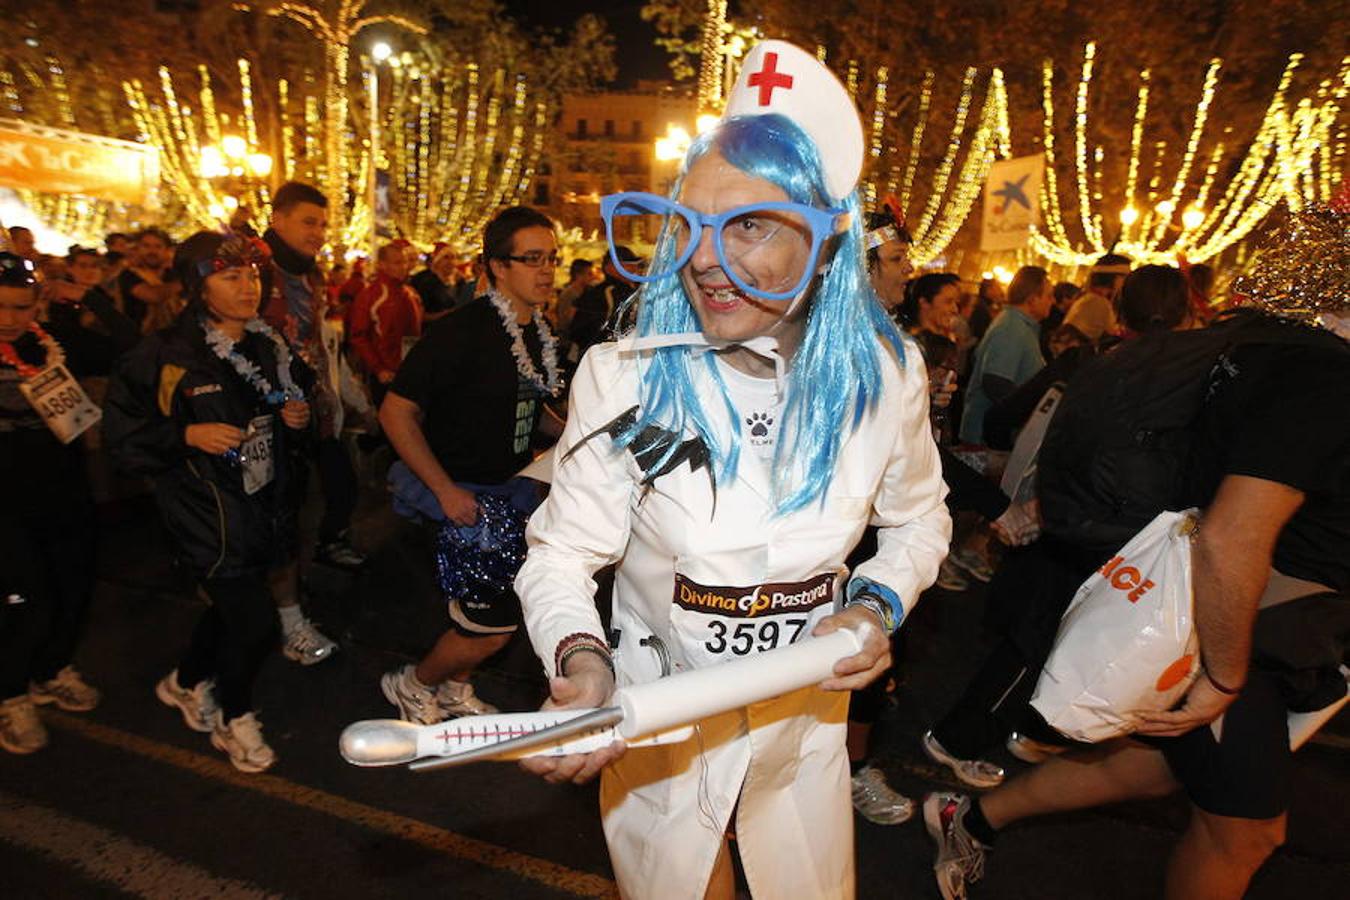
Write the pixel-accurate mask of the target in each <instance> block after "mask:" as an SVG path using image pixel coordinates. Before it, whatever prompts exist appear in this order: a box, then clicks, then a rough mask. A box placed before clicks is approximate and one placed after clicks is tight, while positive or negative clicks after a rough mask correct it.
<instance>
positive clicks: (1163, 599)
mask: <svg viewBox="0 0 1350 900" xmlns="http://www.w3.org/2000/svg"><path fill="white" fill-rule="evenodd" d="M1197 521H1198V513H1197V511H1196V510H1193V509H1192V510H1187V511H1185V512H1180V513H1176V512H1164V513H1160V514H1159V515H1158V517H1157V518H1155V519H1154V520H1153V521H1152V522H1150V523H1149V524H1148V525H1147V526H1145V527H1144V529H1143V530H1142V531H1140V532H1139V533H1138V534H1136V535H1135V536H1134V537H1133V538H1131V539H1130V542H1129V543H1128V544H1126V545H1125V546H1124V547H1123V548H1121V550H1120V552H1119V553H1117V554H1116V555H1115V556H1114V557H1112V558H1111V559H1110V560H1109V561H1108V562H1107V563H1106V564H1105V565H1104V566H1102V568H1101V569H1100V570H1098V571H1097V572H1094V573H1093V574H1092V576H1091V577H1090V578H1088V580H1087V581H1085V582H1083V586H1082V587H1080V588H1079V589H1078V593H1077V594H1075V595H1074V598H1073V602H1072V603H1070V604H1069V608H1068V609H1067V610H1065V612H1064V618H1063V620H1062V621H1061V622H1060V625H1059V634H1057V635H1056V636H1055V644H1054V648H1053V649H1052V650H1051V651H1050V658H1049V659H1048V660H1046V663H1045V669H1044V670H1043V671H1042V672H1041V677H1040V680H1039V681H1038V682H1037V683H1036V691H1035V693H1033V694H1032V696H1031V705H1032V706H1033V707H1035V708H1036V710H1037V711H1038V712H1039V713H1040V714H1041V715H1042V716H1044V717H1045V720H1046V721H1047V722H1048V723H1049V724H1050V725H1051V727H1053V728H1055V729H1056V730H1058V731H1060V732H1061V733H1063V734H1065V735H1067V736H1068V737H1071V738H1073V739H1075V740H1079V741H1087V742H1089V743H1094V742H1097V741H1104V740H1106V739H1107V738H1112V737H1116V736H1118V735H1121V734H1126V733H1128V732H1130V731H1133V730H1134V728H1135V725H1136V721H1135V717H1134V715H1133V713H1135V712H1137V711H1141V710H1164V709H1170V708H1171V707H1172V706H1173V705H1174V704H1175V703H1176V701H1177V700H1179V699H1180V698H1181V696H1182V695H1183V694H1184V693H1185V692H1186V690H1187V688H1189V687H1190V685H1191V682H1192V681H1194V680H1195V677H1196V675H1197V674H1199V671H1200V662H1199V658H1200V654H1199V652H1198V649H1197V648H1198V641H1197V638H1196V633H1195V622H1194V618H1193V609H1194V605H1195V604H1194V594H1193V592H1192V588H1191V544H1190V539H1191V535H1192V534H1193V533H1194V531H1195V527H1196V523H1197Z"/></svg>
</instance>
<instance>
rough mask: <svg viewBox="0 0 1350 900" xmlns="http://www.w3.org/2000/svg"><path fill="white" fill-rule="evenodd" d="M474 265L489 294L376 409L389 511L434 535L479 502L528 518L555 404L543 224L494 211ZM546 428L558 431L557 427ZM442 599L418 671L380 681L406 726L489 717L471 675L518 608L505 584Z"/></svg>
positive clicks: (427, 345) (433, 335)
mask: <svg viewBox="0 0 1350 900" xmlns="http://www.w3.org/2000/svg"><path fill="white" fill-rule="evenodd" d="M483 263H484V266H485V268H486V273H487V277H488V283H489V285H490V290H489V291H488V293H487V294H486V295H484V296H482V297H478V298H477V299H475V300H473V301H472V302H470V303H468V304H466V305H465V306H463V307H461V308H459V309H457V310H455V311H454V312H452V313H451V314H450V315H448V316H446V317H445V318H443V319H439V320H437V321H436V322H434V323H433V324H432V325H431V326H430V327H429V328H428V330H427V332H426V334H425V336H424V337H423V338H422V340H421V341H419V342H418V343H417V345H416V346H415V347H413V348H412V350H411V352H410V353H409V354H408V356H407V358H406V359H404V361H403V365H402V367H401V368H400V369H399V370H398V375H397V377H395V378H394V381H393V383H392V384H391V385H390V387H389V393H388V395H387V396H386V397H385V400H384V403H383V405H382V406H381V407H380V424H381V425H382V426H383V427H384V430H385V434H386V435H387V436H388V437H389V442H390V443H391V444H392V445H393V446H394V449H395V450H396V451H397V452H398V455H399V459H400V462H399V463H396V464H395V465H394V467H393V469H392V470H391V471H390V475H389V479H390V486H391V489H392V491H393V493H394V496H395V508H396V509H400V510H401V509H405V508H413V509H416V511H417V514H418V517H419V518H421V519H422V520H423V521H424V522H425V523H426V524H427V525H428V526H429V527H430V528H431V529H432V530H433V533H434V534H435V535H436V536H437V537H438V538H440V537H443V536H444V535H443V530H444V529H446V528H448V527H449V528H453V527H455V526H459V527H466V526H472V525H474V524H476V523H477V522H478V520H479V517H480V515H481V509H480V505H479V499H480V497H482V496H484V495H496V496H502V497H506V498H508V499H509V500H510V502H511V504H512V505H513V506H514V507H515V508H516V509H517V510H519V511H520V512H522V513H528V512H531V511H533V508H534V506H536V505H537V504H538V491H537V490H536V485H535V483H533V482H528V481H526V480H525V479H518V478H515V477H514V475H515V473H516V472H518V471H520V469H522V468H523V467H524V466H525V465H526V464H527V463H529V462H530V459H531V452H530V450H531V444H532V439H533V437H534V435H535V432H536V430H537V429H538V428H539V427H540V421H541V417H543V416H544V415H545V413H544V402H545V401H546V400H548V399H549V398H558V397H561V396H562V378H561V375H560V372H559V361H558V348H557V341H556V339H555V338H554V336H553V333H552V331H551V329H550V328H549V326H548V323H547V322H546V321H545V320H544V317H543V314H542V309H543V307H544V306H545V305H546V304H547V303H548V302H549V301H550V300H552V299H553V295H554V286H553V285H554V274H555V271H556V270H557V266H558V241H557V237H556V235H555V233H554V225H553V222H552V220H550V219H549V218H548V217H547V216H545V215H544V214H543V213H540V212H538V211H536V210H533V209H530V208H528V207H524V206H517V207H512V208H510V209H507V210H505V211H503V212H501V213H499V214H498V215H497V216H496V218H494V219H493V220H492V221H491V222H489V223H488V226H487V229H486V230H485V232H484V235H483ZM552 422H553V427H552V428H551V430H552V432H553V433H554V434H555V435H556V434H557V433H558V432H560V431H561V422H559V421H558V420H557V419H556V417H554V418H553V419H552ZM546 430H549V429H546ZM437 546H438V547H440V546H443V543H442V542H439V541H438V543H437ZM438 552H439V551H438ZM443 562H444V560H441V559H438V565H441V564H442V563H443ZM446 600H447V601H448V603H449V615H450V622H449V624H450V629H449V630H447V631H446V632H445V633H444V634H443V635H442V636H441V638H440V639H439V640H438V641H437V642H436V644H435V646H434V647H433V648H432V649H431V651H430V652H429V653H428V654H427V655H426V656H425V657H424V658H423V659H422V661H421V662H419V663H418V664H417V665H416V666H412V665H408V666H404V667H403V668H402V669H399V670H397V671H394V672H390V673H388V674H386V675H385V676H384V678H383V679H382V680H381V688H382V689H383V691H384V695H385V697H386V698H387V699H388V700H389V702H390V703H393V704H394V705H395V706H397V707H398V709H399V713H400V714H401V716H402V717H403V718H404V719H406V720H408V721H411V722H417V723H419V724H433V723H435V722H440V721H444V720H445V719H448V718H452V717H454V716H463V715H481V714H484V713H492V712H496V709H495V708H493V707H492V706H490V705H488V704H486V703H484V702H483V701H481V700H479V699H478V698H477V697H476V696H475V695H474V692H473V687H472V685H471V684H470V683H469V675H470V673H471V672H472V671H473V669H474V668H475V667H476V666H478V665H479V663H481V662H482V661H483V660H484V659H487V657H489V656H490V655H492V654H493V653H495V652H497V651H498V650H500V649H501V648H502V647H504V646H505V645H506V643H507V642H508V641H509V640H510V639H511V635H512V634H513V633H514V632H515V630H516V628H517V627H519V624H520V601H519V600H518V599H517V598H516V596H515V593H514V591H512V590H511V589H510V588H509V587H507V588H506V589H505V590H502V591H499V592H479V595H478V596H464V597H447V598H446Z"/></svg>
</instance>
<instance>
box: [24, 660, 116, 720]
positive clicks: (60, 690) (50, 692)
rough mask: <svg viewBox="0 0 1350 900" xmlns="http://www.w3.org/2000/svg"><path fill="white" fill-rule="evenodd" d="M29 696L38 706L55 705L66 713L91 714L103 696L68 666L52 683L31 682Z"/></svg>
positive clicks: (73, 668)
mask: <svg viewBox="0 0 1350 900" xmlns="http://www.w3.org/2000/svg"><path fill="white" fill-rule="evenodd" d="M28 696H29V697H31V698H32V699H33V702H34V703H36V704H37V705H38V706H44V705H46V704H48V703H55V704H56V705H57V707H58V708H60V709H64V710H65V711H66V712H89V710H91V709H93V708H94V707H95V706H98V701H99V700H100V699H101V698H102V696H103V695H102V694H100V693H99V692H98V688H96V687H93V686H91V685H90V684H88V683H87V682H86V681H85V680H84V679H83V678H81V677H80V673H79V672H77V671H75V667H74V666H66V667H65V668H64V669H62V670H61V671H60V672H57V673H56V677H55V678H53V679H52V680H51V681H44V682H43V683H42V684H36V683H34V682H29V683H28Z"/></svg>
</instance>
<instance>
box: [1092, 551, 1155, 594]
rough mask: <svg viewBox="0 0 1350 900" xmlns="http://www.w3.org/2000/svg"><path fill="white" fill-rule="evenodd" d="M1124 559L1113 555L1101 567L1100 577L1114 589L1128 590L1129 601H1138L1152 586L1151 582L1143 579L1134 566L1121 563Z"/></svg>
mask: <svg viewBox="0 0 1350 900" xmlns="http://www.w3.org/2000/svg"><path fill="white" fill-rule="evenodd" d="M1124 561H1125V557H1123V556H1117V557H1113V558H1112V559H1111V560H1110V561H1109V562H1107V564H1106V565H1104V566H1102V567H1101V573H1102V577H1104V578H1105V579H1106V580H1107V582H1108V583H1109V584H1110V585H1111V587H1113V588H1115V589H1116V590H1118V591H1128V592H1129V593H1128V594H1126V597H1127V598H1128V599H1129V601H1130V602H1131V603H1138V602H1139V598H1140V597H1142V596H1144V595H1145V594H1147V593H1148V592H1149V589H1150V588H1152V587H1153V582H1152V581H1149V580H1147V579H1145V578H1144V576H1143V575H1141V574H1140V573H1139V570H1138V569H1136V568H1135V567H1134V566H1123V565H1121V563H1123V562H1124Z"/></svg>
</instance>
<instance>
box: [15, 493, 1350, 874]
mask: <svg viewBox="0 0 1350 900" xmlns="http://www.w3.org/2000/svg"><path fill="white" fill-rule="evenodd" d="M357 533H358V539H359V541H360V542H361V543H363V544H364V545H366V546H368V547H371V548H373V549H374V551H375V552H374V554H373V558H372V560H371V563H370V565H369V566H368V568H367V570H366V571H365V572H364V573H363V574H362V575H360V576H359V577H356V578H351V577H348V576H343V575H339V574H337V573H333V572H331V571H329V570H324V569H313V570H311V574H310V577H309V579H308V586H309V588H310V590H311V591H312V596H311V597H310V598H309V599H308V600H307V602H306V606H307V608H308V611H309V613H310V615H311V617H312V618H313V619H315V620H316V621H317V622H318V623H320V625H321V627H322V628H323V629H324V630H325V631H326V632H328V633H329V634H330V635H332V636H333V637H335V638H337V639H338V640H339V641H340V643H341V644H342V650H341V651H340V652H339V653H338V654H336V655H335V656H334V657H333V658H332V659H331V660H328V661H326V662H324V663H322V664H319V665H317V666H313V667H310V668H302V667H300V666H297V665H295V664H293V663H290V662H287V661H286V660H285V659H284V658H283V657H282V656H281V655H280V654H279V653H278V654H276V655H274V656H273V657H272V658H271V659H269V660H268V662H267V665H266V667H265V669H264V671H263V673H262V676H261V678H260V680H259V686H258V691H257V702H258V706H259V708H260V710H261V713H260V718H261V719H262V721H263V723H264V729H265V733H266V735H267V738H268V740H269V742H270V743H271V744H272V746H273V747H274V748H275V749H276V751H277V753H278V756H279V762H278V764H277V766H276V767H275V768H274V769H273V770H272V771H271V772H269V773H267V774H265V775H244V774H241V773H238V772H236V771H235V770H234V769H233V768H232V767H231V766H230V765H229V764H228V762H227V761H226V760H225V759H224V757H223V755H222V754H219V753H217V752H216V751H215V750H213V749H212V748H211V746H210V744H209V741H208V739H207V736H206V735H201V734H197V733H194V732H190V731H188V730H187V729H185V728H184V727H183V725H182V722H181V719H180V718H179V717H178V715H177V713H176V712H174V711H171V710H169V709H167V708H165V707H164V706H162V705H160V704H159V703H158V702H157V701H156V700H155V699H154V697H153V693H152V691H153V686H154V683H155V681H156V680H157V679H158V678H160V677H161V676H162V675H163V674H164V673H165V672H166V671H168V670H169V669H170V668H172V667H173V665H174V663H175V659H176V657H177V655H178V653H179V652H180V650H181V648H182V646H183V643H184V641H185V640H186V636H187V633H188V630H189V629H190V627H191V624H192V622H193V621H194V619H195V616H196V615H197V613H198V611H199V606H198V604H199V602H200V601H199V600H198V599H197V597H196V596H195V592H194V591H193V590H192V587H191V585H190V583H188V582H187V581H186V580H185V579H183V578H182V577H181V576H180V575H179V574H177V573H176V572H175V571H174V569H173V567H172V566H171V564H170V556H169V553H168V551H167V549H166V541H165V538H164V535H163V534H162V532H161V529H160V528H159V526H158V523H157V521H156V520H155V518H154V515H153V513H152V511H151V510H149V509H148V508H147V507H145V506H135V505H133V506H131V507H129V508H124V509H123V510H122V512H121V514H120V515H119V516H118V517H116V518H115V519H114V520H112V521H110V522H108V523H107V525H106V527H105V528H104V529H103V534H104V539H103V545H102V555H101V562H100V574H101V579H100V583H99V589H98V595H97V598H96V603H95V608H94V612H93V618H92V621H91V623H90V627H89V632H88V635H87V637H86V639H85V642H84V644H83V646H82V649H81V651H80V654H79V657H78V660H77V662H78V665H79V667H80V668H81V670H82V671H84V672H85V673H86V674H87V676H88V677H89V679H90V680H91V681H93V682H94V683H96V684H98V685H99V686H100V687H101V688H102V689H103V691H104V695H105V700H104V702H103V704H102V705H101V706H100V707H99V708H98V709H97V710H95V711H94V712H92V713H89V714H86V715H79V716H77V715H71V714H63V713H53V712H50V711H48V710H44V711H43V713H42V714H43V717H44V719H45V721H46V722H47V724H48V726H49V728H50V729H51V732H52V741H51V745H50V746H49V747H48V748H47V749H46V750H44V751H43V752H41V753H38V754H35V755H32V756H29V757H14V756H10V755H0V897H5V898H46V897H51V898H63V900H64V898H101V897H125V896H136V897H156V898H158V897H182V898H197V897H254V896H257V897H264V896H267V897H278V896H284V897H314V898H328V900H341V898H377V897H391V898H392V897H399V898H412V897H425V896H436V897H455V898H477V897H484V898H487V897H492V898H497V897H509V898H512V900H533V898H553V897H572V896H609V895H612V894H613V893H614V886H613V882H612V875H611V873H610V870H609V865H608V860H607V857H606V854H605V849H604V841H603V839H602V836H601V832H600V824H599V817H598V815H597V813H596V790H595V787H594V786H593V785H591V786H585V787H574V786H566V787H554V786H549V785H546V784H544V783H542V782H540V781H537V780H535V779H533V778H531V777H528V776H526V775H525V774H524V773H522V772H521V771H519V770H518V769H517V768H516V767H515V766H513V765H510V764H495V763H488V764H481V765H475V766H471V767H467V768H464V769H455V770H450V771H443V772H433V773H421V774H418V773H412V772H408V771H406V770H402V769H379V770H371V769H357V768H354V767H352V766H349V765H347V764H346V763H345V762H343V761H342V760H341V759H340V757H339V756H338V753H337V737H338V734H339V733H340V731H341V730H342V728H343V727H344V726H345V725H346V724H347V723H349V722H351V721H353V720H356V719H362V718H377V717H388V716H390V715H391V714H392V707H390V706H389V705H388V704H387V703H386V702H385V700H384V699H383V697H382V696H381V694H380V691H379V687H378V679H379V675H380V674H381V673H382V672H383V671H386V670H388V669H391V668H393V667H395V666H397V665H399V664H401V663H402V662H405V661H408V660H412V659H415V658H416V657H417V656H418V655H420V653H421V651H422V650H423V649H425V647H426V645H427V644H428V643H429V641H430V640H431V639H432V638H433V637H434V636H435V635H436V634H438V633H439V632H440V630H441V628H442V627H443V625H444V618H443V610H442V609H441V608H440V606H439V604H438V603H437V601H436V600H435V599H434V593H433V591H432V582H431V575H430V568H429V567H430V562H429V557H427V556H426V555H425V551H424V550H423V549H422V546H421V543H420V541H419V539H418V536H417V532H416V531H415V530H413V529H411V528H409V527H406V526H404V525H402V524H401V523H399V522H398V521H397V520H395V519H394V518H393V517H392V515H391V514H390V513H388V512H387V510H386V509H385V504H384V500H383V496H382V492H381V490H380V489H379V488H378V486H371V485H368V486H367V489H366V496H365V497H364V499H363V509H362V513H361V516H360V517H359V520H358V525H357ZM980 606H981V594H980V592H979V590H971V591H967V592H965V593H961V594H948V593H944V592H939V591H934V592H933V593H932V594H931V595H930V596H929V597H927V598H925V601H924V603H923V604H922V605H921V606H920V609H919V611H918V612H916V614H915V615H914V616H913V617H912V619H911V621H910V622H909V623H908V624H907V625H906V627H907V628H909V629H911V630H912V634H911V635H910V639H909V645H908V646H909V652H910V654H911V658H910V661H909V664H908V665H907V667H906V680H905V682H904V684H902V685H901V687H900V689H899V691H898V693H897V695H896V702H895V704H894V706H893V708H891V709H890V710H888V711H887V713H886V716H885V717H884V719H883V721H882V724H881V726H880V727H879V728H878V731H877V733H876V736H875V745H876V748H877V752H876V755H877V758H878V760H879V761H880V763H881V764H882V765H883V767H884V768H885V770H886V771H887V773H888V776H889V777H890V779H891V781H892V783H893V784H894V785H895V786H896V787H897V788H898V789H900V790H902V791H904V792H906V793H907V794H909V795H910V796H915V797H918V796H921V795H922V794H923V793H924V792H925V791H929V790H933V789H935V788H943V787H953V786H955V783H954V782H953V781H952V780H951V779H950V778H949V777H947V775H946V772H945V770H941V769H939V768H938V767H936V766H934V765H932V764H931V763H929V762H928V761H927V760H926V758H925V757H923V755H922V753H921V752H920V751H919V749H918V745H917V737H918V735H919V734H921V733H922V732H923V730H924V729H925V728H927V727H928V726H929V724H931V722H932V721H933V720H934V719H935V718H936V717H937V716H938V715H939V714H940V713H941V712H942V711H943V710H944V708H945V706H946V705H947V704H948V703H950V702H951V701H952V699H953V698H954V697H955V696H956V695H957V693H958V692H959V690H960V689H961V687H962V686H963V684H964V681H965V679H966V678H967V677H968V675H969V674H970V673H971V672H972V671H973V668H974V667H975V665H976V664H977V663H978V662H979V658H980V650H981V648H982V646H983V644H982V638H981V636H980V634H979V627H978V621H979V614H980ZM476 681H477V685H478V692H479V694H480V695H482V696H483V697H485V698H486V699H488V700H489V701H490V702H493V703H495V704H497V705H498V706H501V707H502V708H504V709H530V708H534V707H535V706H537V704H538V702H539V700H540V699H541V697H542V696H543V693H544V683H543V680H542V678H541V677H540V674H539V667H538V664H537V661H536V660H535V659H534V657H533V655H532V653H531V652H530V650H529V648H528V646H527V644H526V642H524V641H523V640H517V641H515V642H513V644H512V645H511V646H510V647H508V648H507V650H506V651H504V652H503V653H502V654H500V655H499V656H498V657H496V658H494V659H493V660H492V661H490V664H489V665H488V666H487V667H485V669H484V670H483V671H482V672H481V673H480V676H479V677H478V678H477V679H476ZM999 761H1000V762H1002V763H1004V764H1005V765H1006V766H1008V768H1009V769H1015V768H1017V767H1018V765H1019V764H1017V763H1016V762H1015V761H1013V760H1011V757H1006V756H1003V757H999ZM1348 763H1350V721H1347V717H1346V716H1344V715H1342V717H1341V718H1340V719H1338V720H1337V721H1335V722H1333V723H1332V724H1331V726H1330V727H1329V728H1328V729H1327V730H1326V731H1324V733H1323V735H1322V736H1320V738H1319V740H1318V741H1317V742H1316V743H1314V744H1313V745H1310V746H1309V747H1308V748H1306V749H1305V750H1303V751H1302V752H1301V753H1300V754H1299V758H1298V766H1297V778H1296V791H1297V799H1296V801H1295V804H1294V809H1293V811H1292V815H1291V822H1290V830H1289V840H1288V843H1287V845H1286V846H1285V847H1284V848H1282V849H1281V850H1280V851H1278V853H1277V854H1276V856H1275V857H1274V858H1273V859H1272V860H1271V861H1270V863H1269V864H1268V865H1267V866H1266V867H1265V869H1263V870H1262V872H1261V873H1260V874H1259V875H1258V878H1257V880H1256V882H1255V884H1254V885H1253V887H1252V891H1251V894H1250V896H1251V897H1254V898H1271V900H1273V898H1284V897H1298V898H1301V900H1303V898H1317V897H1328V898H1330V897H1342V896H1345V885H1346V883H1347V881H1350V849H1347V846H1346V844H1347V841H1346V838H1347V836H1350V805H1347V804H1346V802H1345V800H1346V797H1347V793H1348V791H1347V788H1350V765H1348ZM1185 821H1186V806H1185V803H1184V802H1182V801H1180V800H1168V801H1155V802H1150V803H1142V804H1129V805H1123V806H1119V807H1114V808H1110V809H1103V810H1096V811H1092V812H1088V813H1081V814H1075V815H1068V816H1056V817H1053V818H1049V819H1046V820H1043V821H1040V822H1035V823H1028V824H1025V825H1022V826H1018V827H1014V828H1012V829H1009V831H1008V832H1007V833H1006V834H1005V835H1004V836H1003V838H1002V839H1001V840H1000V843H999V847H998V851H997V853H996V854H995V855H993V856H992V857H991V859H990V862H989V867H988V871H987V874H986V876H985V878H984V880H983V881H982V882H981V883H980V884H979V885H977V886H976V887H975V889H974V890H973V896H974V898H976V900H982V898H1010V900H1012V898H1085V897H1086V898H1102V900H1115V898H1118V900H1143V898H1152V897H1156V896H1157V895H1158V891H1159V886H1160V884H1161V878H1162V871H1163V865H1164V860H1165V857H1166V852H1167V848H1168V846H1169V845H1170V843H1171V842H1172V841H1173V840H1174V839H1175V837H1176V836H1177V834H1178V833H1179V831H1180V829H1181V828H1182V827H1184V824H1185ZM822 839H824V838H823V837H822ZM856 852H857V860H858V875H859V878H858V886H859V890H858V893H859V896H860V897H862V898H894V897H913V898H935V897H938V896H939V895H938V892H937V889H936V887H935V885H934V883H933V879H932V873H931V864H932V846H931V844H930V843H929V841H928V838H927V836H926V834H925V833H924V831H923V827H922V824H921V823H919V822H917V821H916V822H910V823H907V824H903V825H899V826H894V827H879V826H875V825H872V824H870V823H867V822H865V821H863V820H862V819H858V820H857V849H856Z"/></svg>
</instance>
